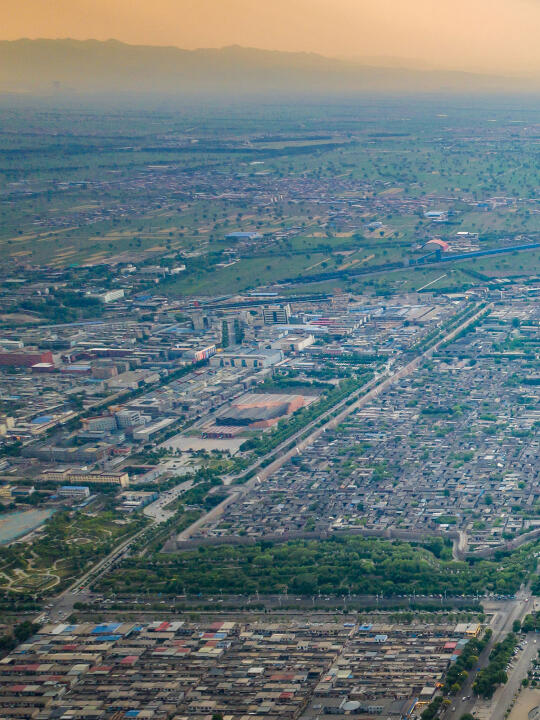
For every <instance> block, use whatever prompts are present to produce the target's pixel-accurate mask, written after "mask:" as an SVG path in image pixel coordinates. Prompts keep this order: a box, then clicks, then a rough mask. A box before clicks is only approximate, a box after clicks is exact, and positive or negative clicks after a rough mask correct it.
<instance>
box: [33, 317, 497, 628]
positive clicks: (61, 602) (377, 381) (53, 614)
mask: <svg viewBox="0 0 540 720" xmlns="http://www.w3.org/2000/svg"><path fill="white" fill-rule="evenodd" d="M489 307H492V305H489V306H487V307H486V308H481V309H478V310H477V312H476V313H474V314H473V315H472V316H471V317H469V318H467V319H466V320H464V321H463V322H462V323H460V324H459V325H458V326H457V327H456V328H455V329H454V330H452V331H450V332H449V333H447V334H446V335H445V336H444V337H443V338H442V339H441V340H439V341H438V342H437V343H435V345H433V346H432V347H430V348H429V349H428V350H425V351H423V352H422V353H421V354H420V355H418V356H417V357H415V358H414V359H413V360H411V361H410V362H408V363H407V364H406V365H404V366H403V367H401V368H399V369H397V370H394V371H392V372H390V371H387V372H386V373H385V374H383V375H382V376H381V375H376V376H375V378H373V380H371V381H370V382H369V383H367V384H366V385H364V386H363V387H362V388H359V389H358V390H357V391H355V392H354V393H351V395H350V396H349V398H346V399H345V400H343V401H342V402H340V403H338V404H337V405H335V406H334V407H332V408H330V409H329V410H328V411H326V412H325V413H323V415H322V416H319V417H318V418H317V419H316V420H314V421H313V422H312V423H310V424H309V425H308V426H307V427H304V428H302V429H301V430H300V431H299V432H298V433H296V434H295V435H293V436H292V437H289V438H288V439H287V440H285V441H284V442H283V443H282V444H281V445H280V446H279V447H277V448H274V450H272V451H271V452H270V453H268V455H267V456H265V457H272V456H274V455H276V454H277V455H279V452H280V450H281V449H285V448H286V447H287V446H288V445H290V444H291V443H295V442H296V440H299V439H300V437H301V435H303V434H304V433H305V432H309V431H310V430H311V432H310V434H309V435H308V436H307V437H306V438H305V439H303V440H300V442H298V443H297V444H296V445H295V446H294V447H293V448H292V449H291V450H288V451H286V452H285V453H283V454H282V455H280V456H279V457H277V458H276V460H274V461H273V462H272V463H271V464H270V465H268V467H265V468H264V469H260V470H259V473H258V474H257V475H256V476H255V477H253V478H251V479H250V480H248V482H246V483H245V484H244V485H241V486H239V487H238V488H234V490H233V492H232V493H231V495H229V496H228V497H227V498H226V499H225V500H224V501H223V502H222V503H220V504H219V505H218V506H217V507H215V508H213V509H212V510H211V511H210V512H209V513H207V514H206V515H204V516H203V517H202V518H200V519H199V520H198V521H196V522H195V523H194V524H193V525H191V526H190V527H189V528H187V529H186V530H184V532H183V533H181V534H180V535H179V536H178V540H179V541H180V542H181V541H182V540H185V539H188V538H189V537H190V536H191V535H192V534H193V533H194V532H195V531H196V530H197V529H198V528H199V527H201V526H202V525H204V524H207V523H208V522H213V521H214V520H215V519H217V518H218V517H219V516H220V515H221V513H223V511H224V509H225V508H226V507H227V505H229V504H231V503H234V502H236V501H238V499H240V498H241V497H242V496H243V495H245V493H247V492H248V491H249V490H250V489H251V488H252V487H253V486H254V485H255V484H256V483H257V482H262V481H263V480H264V479H266V478H267V477H268V476H269V475H271V474H272V473H273V472H275V471H276V470H278V469H279V468H280V467H282V465H284V464H285V463H286V462H287V461H288V460H289V459H290V458H291V457H292V456H293V455H296V454H298V453H300V452H301V451H302V450H303V449H304V448H305V447H307V446H308V445H311V444H312V443H313V442H314V441H315V440H316V439H317V438H318V437H319V436H320V435H321V434H322V433H324V432H325V431H326V430H327V429H331V428H335V427H336V426H337V425H339V423H340V422H341V421H342V420H343V419H344V418H345V417H347V416H348V415H349V414H350V413H352V412H354V411H355V410H357V409H359V408H361V407H363V406H364V405H366V404H367V403H369V402H371V400H373V399H374V398H376V397H378V395H380V394H381V393H382V392H384V391H385V390H386V389H388V388H389V387H390V386H391V385H393V384H394V383H395V382H397V381H398V380H400V379H401V378H403V377H406V376H407V375H410V374H411V373H412V372H414V371H415V370H416V368H418V367H419V366H420V365H421V364H422V362H423V361H424V360H426V359H428V358H430V357H431V356H432V355H433V353H435V352H436V351H437V350H438V349H439V347H440V346H441V345H442V344H443V343H444V342H447V341H449V340H452V339H453V338H454V337H455V336H456V335H457V334H458V333H459V332H461V331H462V330H463V329H464V328H466V327H468V326H469V325H470V324H471V323H473V322H474V321H475V320H476V319H477V318H478V317H480V316H481V315H482V313H484V312H485V310H486V309H487V308H489ZM366 391H367V392H366ZM351 398H358V399H357V400H356V401H355V402H354V403H352V404H350V405H348V404H347V403H348V402H350V400H351ZM340 408H341V410H340V412H339V413H338V414H337V415H336V416H335V417H333V414H334V413H335V411H336V409H340ZM325 418H329V420H328V422H326V423H325V424H324V425H323V426H322V427H317V425H318V423H319V422H320V421H321V420H324V419H325ZM265 457H263V458H261V459H260V460H259V461H258V462H257V463H256V464H255V465H253V466H251V468H249V469H248V470H247V471H245V472H244V473H242V474H247V473H248V472H250V470H252V469H253V468H256V467H258V466H260V464H261V462H263V461H264V459H265ZM242 474H241V475H240V476H236V477H235V478H228V480H229V482H233V480H235V479H238V477H241V476H242ZM187 482H189V481H187ZM182 485H186V483H182ZM186 489H187V488H186ZM171 501H172V500H168V502H171ZM153 505H154V506H155V507H154V508H153V510H152V511H151V512H153V513H154V514H155V518H154V524H156V523H161V522H164V521H165V520H166V519H168V517H169V516H168V515H167V511H166V510H165V509H164V507H163V505H161V504H159V503H158V504H157V505H156V503H154V504H153ZM147 529H148V528H144V529H143V530H141V531H140V532H138V533H137V534H136V535H134V536H132V537H131V538H128V539H127V540H125V541H123V542H121V543H120V544H119V545H118V546H117V547H116V548H115V549H114V550H113V551H112V552H111V553H110V554H109V555H108V556H107V557H106V558H104V559H103V560H101V561H100V562H99V563H97V564H96V565H95V566H94V567H92V568H91V569H90V570H88V571H87V572H85V573H84V574H83V575H82V576H81V577H80V578H79V579H78V580H76V581H75V582H74V583H72V585H71V586H70V587H69V588H67V589H66V590H64V592H62V593H61V594H60V595H59V596H58V597H57V598H56V599H55V600H54V601H53V602H52V607H51V608H48V610H47V612H46V614H47V615H48V617H49V619H50V621H51V622H58V621H59V620H63V619H64V618H66V617H67V616H68V615H69V614H70V612H71V611H72V610H73V605H74V603H75V602H77V600H80V601H85V600H86V599H88V597H89V591H88V589H87V587H86V585H87V583H88V581H89V580H92V581H93V580H95V579H96V578H97V577H100V576H102V575H104V574H105V573H107V572H109V571H110V569H111V568H112V567H114V566H115V565H116V563H117V562H119V561H120V560H121V559H122V558H124V557H125V556H126V555H128V554H129V550H130V548H131V546H132V545H133V543H134V542H135V541H136V540H138V539H139V537H140V536H141V535H142V534H143V533H144V532H145V531H146V530H147ZM81 586H82V588H83V589H82V590H81ZM42 616H43V613H42V614H40V616H39V618H40V619H41V618H42Z"/></svg>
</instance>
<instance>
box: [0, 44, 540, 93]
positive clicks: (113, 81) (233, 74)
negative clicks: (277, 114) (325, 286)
mask: <svg viewBox="0 0 540 720" xmlns="http://www.w3.org/2000/svg"><path fill="white" fill-rule="evenodd" d="M389 65H390V63H389ZM539 86H540V83H535V82H534V81H532V80H526V79H514V78H503V77H497V76H491V75H481V74H472V73H465V72H454V71H438V70H420V69H407V68H401V67H396V66H395V65H393V66H388V67H376V66H372V65H366V64H362V63H360V62H355V61H347V60H338V59H330V58H326V57H323V56H321V55H316V54H312V53H287V52H272V51H267V50H257V49H253V48H244V47H237V46H232V47H225V48H222V49H208V50H181V49H179V48H175V47H154V46H143V45H127V44H125V43H121V42H118V41H116V40H108V41H106V42H100V41H97V40H86V41H79V40H69V39H68V40H16V41H12V42H10V41H0V92H14V93H40V94H43V93H45V94H50V93H54V92H56V93H111V92H112V93H120V92H125V93H128V94H132V93H141V92H146V93H166V94H190V95H192V94H215V93H223V94H226V95H230V94H231V93H234V94H253V93H262V94H269V93H271V94H272V93H274V94H275V93H287V94H288V93H301V94H319V93H320V94H328V93H334V94H349V93H356V92H361V91H404V92H506V91H534V90H537V89H538V88H539Z"/></svg>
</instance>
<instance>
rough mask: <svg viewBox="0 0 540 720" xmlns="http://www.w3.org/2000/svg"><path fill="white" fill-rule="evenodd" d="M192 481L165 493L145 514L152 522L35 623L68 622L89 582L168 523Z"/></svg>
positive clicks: (63, 594) (87, 591) (86, 595)
mask: <svg viewBox="0 0 540 720" xmlns="http://www.w3.org/2000/svg"><path fill="white" fill-rule="evenodd" d="M192 484H193V482H192V480H186V481H184V482H182V483H180V484H178V485H176V486H175V487H173V488H171V489H170V490H167V491H166V492H164V493H162V494H161V495H160V497H159V498H158V499H157V500H156V501H154V502H153V503H152V504H150V505H147V506H146V507H145V508H144V510H143V512H144V514H145V515H146V516H147V517H149V518H150V519H151V523H150V524H149V525H146V526H145V527H144V528H142V529H141V530H139V531H138V532H137V533H135V535H131V536H130V537H129V538H125V539H124V540H122V541H121V542H120V543H119V544H118V545H117V546H116V547H115V548H114V549H113V550H112V551H111V552H110V553H109V554H108V555H107V556H106V557H104V558H103V559H102V560H100V561H99V562H98V563H96V564H95V565H93V566H92V567H91V568H89V569H88V570H86V571H85V572H84V573H83V575H81V576H80V577H79V578H78V579H77V580H75V581H74V582H72V583H71V585H70V586H69V587H68V588H66V589H65V590H64V591H63V592H61V593H60V594H59V595H58V596H57V597H56V598H55V599H54V600H53V601H52V602H51V603H50V604H51V605H52V607H50V608H49V609H48V610H46V611H45V612H42V613H40V615H39V616H38V618H36V620H38V619H39V620H40V621H41V620H42V618H43V616H46V617H48V618H49V621H50V622H59V621H61V620H65V619H66V618H67V617H69V615H70V614H71V613H72V612H73V606H74V604H75V603H76V602H77V601H79V602H84V601H85V600H87V599H88V598H89V597H90V594H91V593H90V589H89V587H88V583H89V582H94V581H95V580H97V579H98V578H99V577H102V576H103V575H106V574H107V573H108V572H110V570H112V569H113V568H114V567H115V566H116V565H117V564H118V563H119V562H120V561H121V560H122V559H123V558H124V557H126V556H127V555H129V552H130V550H131V548H132V546H133V544H134V543H135V542H136V541H137V540H139V538H140V537H142V536H143V535H144V534H145V533H146V532H148V530H150V529H151V528H152V527H154V526H156V525H160V524H161V523H163V522H166V521H167V520H168V519H169V518H170V517H172V515H174V509H169V508H168V507H167V505H170V504H171V503H173V502H174V501H175V500H176V499H178V498H179V497H180V495H182V494H183V493H185V492H187V490H189V489H190V488H191V487H192Z"/></svg>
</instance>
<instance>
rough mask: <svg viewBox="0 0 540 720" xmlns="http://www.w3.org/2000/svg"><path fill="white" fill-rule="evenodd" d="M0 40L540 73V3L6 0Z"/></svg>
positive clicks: (504, 0) (507, 0) (520, 0)
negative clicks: (259, 52)
mask: <svg viewBox="0 0 540 720" xmlns="http://www.w3.org/2000/svg"><path fill="white" fill-rule="evenodd" d="M0 37H1V38H2V39H9V40H13V39H16V38H20V37H73V38H79V39H86V38H97V39H101V40H105V39H108V38H117V39H119V40H123V41H125V42H130V43H145V44H155V45H177V46H179V47H184V48H196V47H220V46H222V45H231V44H239V45H247V46H251V47H260V48H267V49H276V50H309V51H314V52H319V53H322V54H324V55H331V56H347V57H376V56H377V57H378V56H386V57H405V58H414V59H418V60H422V61H427V62H428V63H430V64H433V65H435V66H452V67H458V68H464V69H469V68H477V69H481V70H495V71H498V72H500V71H503V72H514V71H517V72H531V73H532V72H538V71H540V41H539V39H540V0H2V23H1V24H0Z"/></svg>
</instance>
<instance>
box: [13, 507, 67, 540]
mask: <svg viewBox="0 0 540 720" xmlns="http://www.w3.org/2000/svg"><path fill="white" fill-rule="evenodd" d="M53 513H54V510H23V511H22V512H11V513H6V514H5V515H0V545H6V544H7V543H9V542H11V541H12V540H16V539H17V538H18V537H21V536H22V535H26V533H29V532H30V531H31V530H35V529H36V528H37V527H39V526H40V525H43V523H44V522H45V520H47V518H50V517H51V515H52V514H53Z"/></svg>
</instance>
